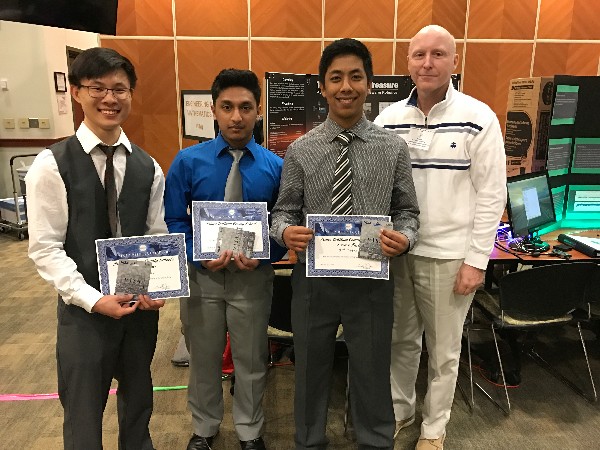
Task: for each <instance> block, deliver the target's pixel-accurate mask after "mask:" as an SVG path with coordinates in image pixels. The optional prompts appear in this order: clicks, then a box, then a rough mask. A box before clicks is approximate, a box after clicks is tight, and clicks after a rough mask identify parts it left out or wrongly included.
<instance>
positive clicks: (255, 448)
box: [240, 437, 267, 450]
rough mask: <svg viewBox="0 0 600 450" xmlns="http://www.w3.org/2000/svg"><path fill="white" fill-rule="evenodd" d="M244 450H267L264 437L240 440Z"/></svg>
mask: <svg viewBox="0 0 600 450" xmlns="http://www.w3.org/2000/svg"><path fill="white" fill-rule="evenodd" d="M240 446H241V447H242V450H267V447H265V442H264V441H263V438H262V437H257V438H256V439H252V440H251V441H240Z"/></svg>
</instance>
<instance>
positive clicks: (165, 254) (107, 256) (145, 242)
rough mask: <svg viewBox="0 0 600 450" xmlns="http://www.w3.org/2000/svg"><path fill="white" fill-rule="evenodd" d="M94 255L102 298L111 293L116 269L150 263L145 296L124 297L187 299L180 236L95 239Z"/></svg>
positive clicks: (183, 247) (114, 284)
mask: <svg viewBox="0 0 600 450" xmlns="http://www.w3.org/2000/svg"><path fill="white" fill-rule="evenodd" d="M96 253H97V256H98V273H99V275H100V292H102V293H103V294H104V295H110V294H114V293H115V286H116V285H117V278H118V273H119V265H120V264H122V263H123V262H129V261H135V262H139V263H144V264H147V263H148V262H150V263H151V264H152V268H151V270H150V280H149V282H148V283H147V285H148V288H147V292H123V293H124V294H147V295H148V296H149V297H150V298H152V299H159V298H176V297H189V295H190V288H189V280H188V272H187V262H186V254H185V235H184V234H183V233H174V234H157V235H148V236H133V237H121V238H112V239H97V240H96Z"/></svg>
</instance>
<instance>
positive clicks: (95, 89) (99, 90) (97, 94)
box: [80, 84, 133, 100]
mask: <svg viewBox="0 0 600 450" xmlns="http://www.w3.org/2000/svg"><path fill="white" fill-rule="evenodd" d="M80 87H84V88H87V90H88V94H90V97H92V98H104V97H106V96H107V95H108V91H110V92H112V95H113V97H114V98H117V99H119V100H125V99H128V98H129V97H130V96H131V93H132V92H133V89H131V88H129V89H127V88H114V89H109V88H105V87H100V86H85V85H83V84H82V85H81V86H80Z"/></svg>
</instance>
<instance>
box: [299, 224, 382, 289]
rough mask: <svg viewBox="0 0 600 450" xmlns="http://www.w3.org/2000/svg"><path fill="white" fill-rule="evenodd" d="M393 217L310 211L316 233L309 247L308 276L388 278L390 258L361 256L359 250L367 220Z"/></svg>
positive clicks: (308, 225) (307, 256)
mask: <svg viewBox="0 0 600 450" xmlns="http://www.w3.org/2000/svg"><path fill="white" fill-rule="evenodd" d="M389 220H390V217H389V216H335V215H318V214H308V215H307V216H306V222H307V224H306V226H307V227H308V228H311V229H312V230H313V231H314V237H313V239H311V240H310V241H309V243H308V247H307V249H306V276H307V277H346V278H380V279H384V280H388V279H389V276H390V270H389V258H383V259H382V260H373V259H366V258H360V257H359V256H358V251H359V248H360V230H361V227H362V223H363V221H373V222H377V221H389Z"/></svg>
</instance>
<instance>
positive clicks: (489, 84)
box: [463, 43, 533, 124]
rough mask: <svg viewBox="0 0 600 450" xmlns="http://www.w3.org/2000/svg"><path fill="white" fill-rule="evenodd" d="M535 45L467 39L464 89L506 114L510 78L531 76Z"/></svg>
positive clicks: (497, 112) (499, 114)
mask: <svg viewBox="0 0 600 450" xmlns="http://www.w3.org/2000/svg"><path fill="white" fill-rule="evenodd" d="M532 47H533V44H510V45H506V44H477V43H467V57H466V66H465V73H464V79H463V92H464V93H465V94H468V95H471V96H473V97H475V98H476V99H478V100H481V101H482V102H484V103H486V104H487V105H488V106H489V107H490V108H492V109H493V110H494V111H495V112H496V115H498V116H499V117H500V118H502V117H504V116H505V115H506V103H507V100H508V85H509V81H510V80H511V79H513V78H519V77H527V76H529V68H530V65H531V53H532ZM500 123H501V124H503V123H504V121H503V120H501V121H500Z"/></svg>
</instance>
